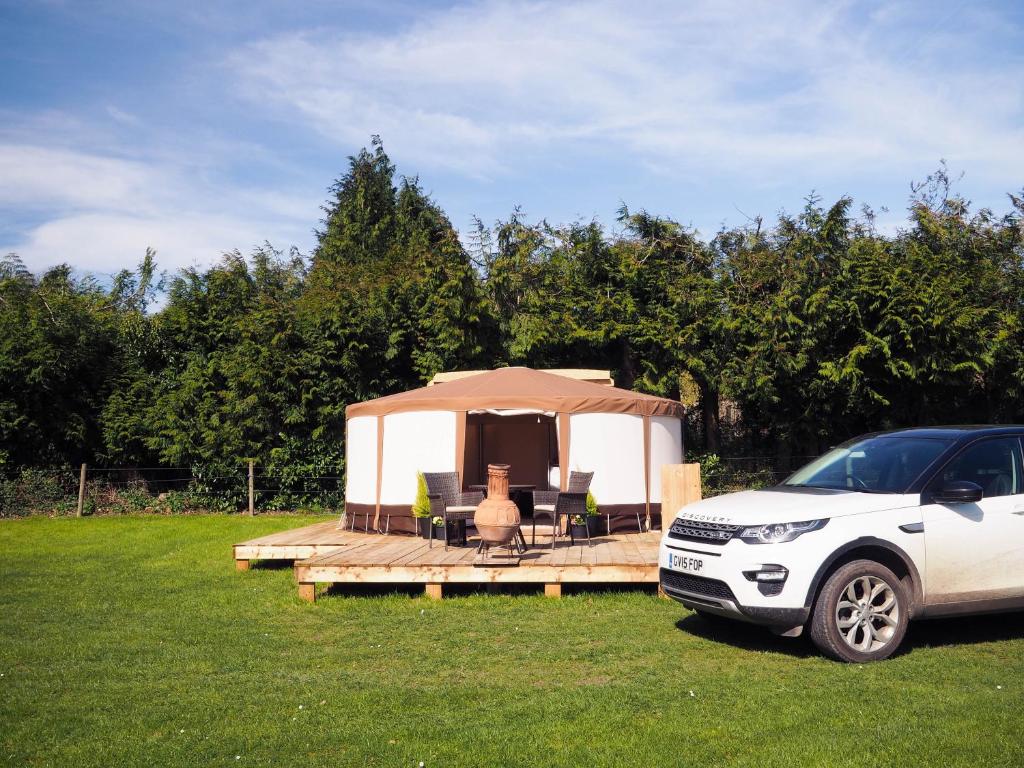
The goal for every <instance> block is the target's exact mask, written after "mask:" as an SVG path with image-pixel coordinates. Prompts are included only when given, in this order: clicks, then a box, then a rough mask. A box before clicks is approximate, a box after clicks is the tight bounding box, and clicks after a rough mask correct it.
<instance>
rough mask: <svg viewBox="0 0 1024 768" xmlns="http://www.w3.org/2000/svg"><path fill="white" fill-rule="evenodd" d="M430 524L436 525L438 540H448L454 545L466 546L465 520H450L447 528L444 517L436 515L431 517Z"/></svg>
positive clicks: (436, 537)
mask: <svg viewBox="0 0 1024 768" xmlns="http://www.w3.org/2000/svg"><path fill="white" fill-rule="evenodd" d="M430 524H431V525H432V526H433V527H434V538H435V539H437V540H438V541H447V542H448V543H449V544H452V545H456V546H465V544H466V521H465V520H450V521H449V522H448V527H447V528H445V525H444V518H443V517H441V516H440V515H434V516H433V517H432V518H430Z"/></svg>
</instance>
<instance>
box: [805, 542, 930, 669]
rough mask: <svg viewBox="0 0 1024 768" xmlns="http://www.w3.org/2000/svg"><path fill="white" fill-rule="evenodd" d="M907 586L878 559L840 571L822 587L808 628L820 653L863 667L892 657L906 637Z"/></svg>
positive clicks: (857, 563) (854, 563)
mask: <svg viewBox="0 0 1024 768" xmlns="http://www.w3.org/2000/svg"><path fill="white" fill-rule="evenodd" d="M908 588H909V585H905V584H904V583H903V582H902V581H900V580H899V579H898V578H897V577H896V574H895V573H893V572H892V571H891V570H889V569H888V568H886V567H885V566H884V565H882V564H881V563H879V562H876V561H874V560H854V561H852V562H849V563H846V564H844V565H842V566H840V567H839V568H837V569H836V571H835V572H834V573H832V574H831V575H830V576H829V577H828V578H827V579H826V580H825V583H824V584H823V585H822V587H821V591H820V592H819V593H818V596H817V598H816V600H815V602H814V610H813V611H812V613H811V621H810V624H809V626H808V628H809V629H810V635H811V639H812V640H813V641H814V644H815V645H816V646H818V648H819V649H820V650H821V652H822V653H824V654H825V655H826V656H829V657H831V658H833V659H838V660H839V661H847V662H855V663H861V662H865V661H880V660H881V659H885V658H888V657H889V656H891V655H892V654H893V653H894V652H895V651H896V649H897V648H898V647H899V645H900V643H901V642H902V641H903V636H904V635H905V634H906V632H907V622H908V621H909V619H910V607H911V606H910V598H909V597H908V596H907V590H908Z"/></svg>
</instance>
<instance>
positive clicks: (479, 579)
mask: <svg viewBox="0 0 1024 768" xmlns="http://www.w3.org/2000/svg"><path fill="white" fill-rule="evenodd" d="M295 572H296V580H297V581H298V582H300V583H303V582H331V583H348V584H373V583H379V584H403V583H404V584H427V583H438V584H486V583H488V582H492V581H493V582H502V583H508V584H516V583H523V584H536V583H541V584H544V583H556V582H564V583H576V582H578V583H594V582H627V583H647V584H657V582H658V569H657V567H656V566H649V565H645V566H632V565H615V566H605V567H596V566H581V565H577V566H570V567H562V568H559V567H554V566H527V567H524V566H520V567H518V568H500V567H494V568H480V567H473V566H464V565H448V566H446V565H421V566H417V565H414V566H396V567H390V566H371V565H343V566H333V565H306V564H297V565H296V566H295Z"/></svg>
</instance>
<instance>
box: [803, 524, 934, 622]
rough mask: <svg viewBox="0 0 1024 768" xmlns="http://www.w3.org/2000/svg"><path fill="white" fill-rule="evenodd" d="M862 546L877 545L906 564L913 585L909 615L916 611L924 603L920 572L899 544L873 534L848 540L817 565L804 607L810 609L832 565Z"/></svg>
mask: <svg viewBox="0 0 1024 768" xmlns="http://www.w3.org/2000/svg"><path fill="white" fill-rule="evenodd" d="M862 547H877V548H880V549H885V550H887V551H888V552H891V553H892V554H893V555H895V556H896V557H898V558H899V559H900V560H901V561H902V562H903V564H904V565H905V566H906V568H907V571H908V572H909V573H910V580H911V583H912V584H913V587H914V594H913V596H912V602H913V605H912V606H911V615H913V614H914V613H916V612H917V611H918V610H920V608H921V607H922V606H923V604H924V590H923V585H922V583H921V574H920V572H919V571H918V569H917V565H916V564H915V563H914V560H913V558H912V557H910V555H908V554H907V553H906V552H905V551H904V550H903V549H902V548H901V547H900V546H898V545H897V544H893V543H892V542H891V541H886V540H885V539H879V538H876V537H874V536H862V537H860V538H858V539H854V540H853V541H849V542H847V543H846V544H843V545H842V546H841V547H839V548H838V549H836V550H835V551H834V552H832V554H830V555H829V556H828V557H826V558H825V559H824V561H822V564H821V565H820V566H819V567H818V570H817V571H816V572H815V574H814V578H813V579H811V586H810V588H809V589H808V590H807V598H806V600H805V601H804V607H805V608H807V609H808V610H810V608H811V607H812V606H813V604H814V600H815V598H816V597H817V595H818V590H819V589H820V588H821V583H822V581H823V580H824V578H825V574H827V573H828V572H829V571H830V570H832V567H833V566H834V565H835V564H836V562H838V561H839V560H840V559H841V558H842V557H844V556H845V555H847V554H849V553H850V552H852V551H853V550H855V549H861V548H862Z"/></svg>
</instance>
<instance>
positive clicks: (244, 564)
mask: <svg viewBox="0 0 1024 768" xmlns="http://www.w3.org/2000/svg"><path fill="white" fill-rule="evenodd" d="M235 570H236V571H248V570H249V561H248V560H235Z"/></svg>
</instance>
